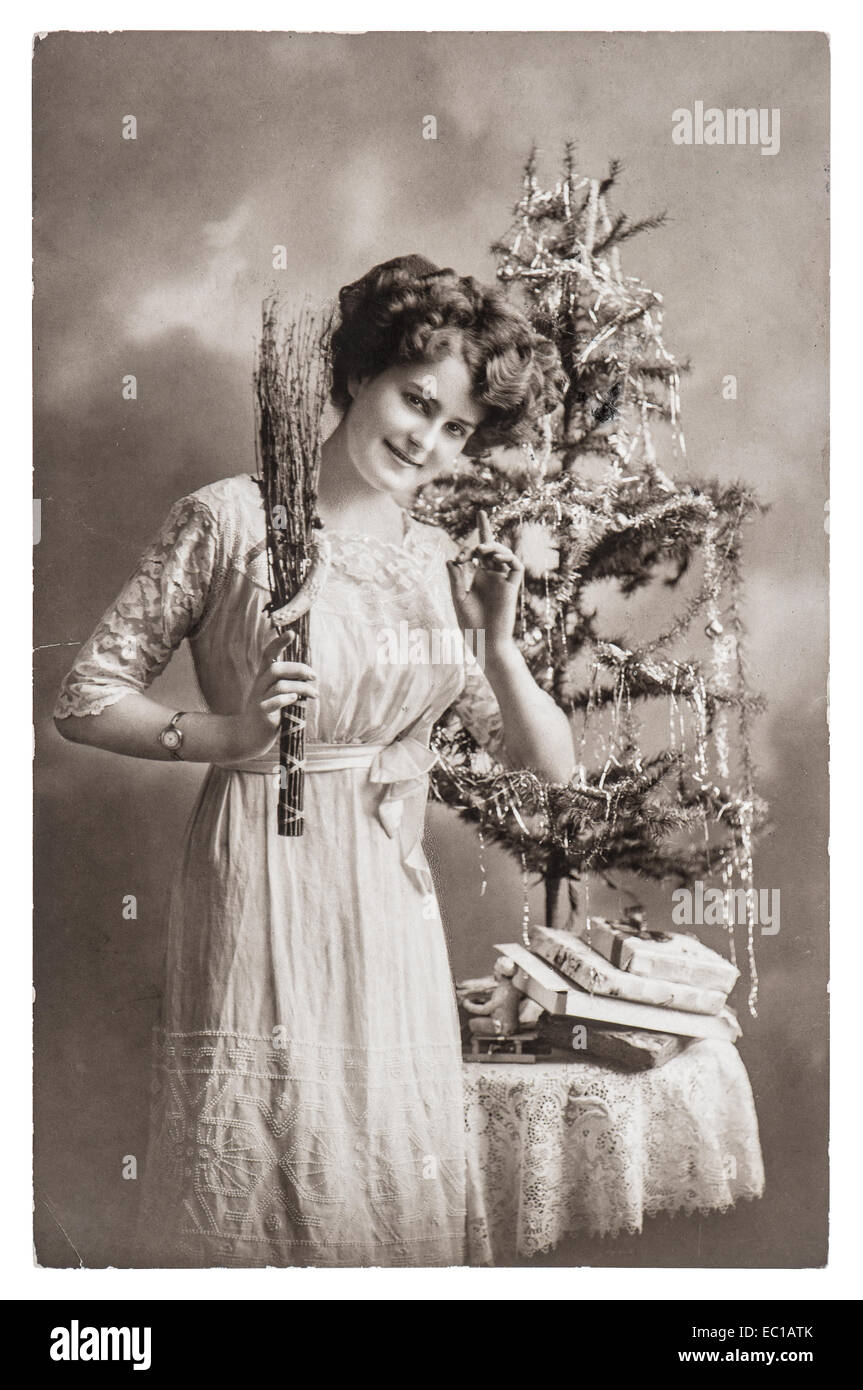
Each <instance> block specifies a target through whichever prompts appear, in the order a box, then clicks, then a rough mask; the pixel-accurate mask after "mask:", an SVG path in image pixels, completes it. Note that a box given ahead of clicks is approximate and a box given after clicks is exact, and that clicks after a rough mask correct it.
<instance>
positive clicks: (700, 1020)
mask: <svg viewBox="0 0 863 1390" xmlns="http://www.w3.org/2000/svg"><path fill="white" fill-rule="evenodd" d="M495 950H496V951H500V952H501V953H502V954H503V955H505V956H509V957H510V958H511V959H512V960H514V961H515V964H516V967H517V969H516V973H515V975H514V977H513V982H514V984H515V985H516V986H517V988H518V989H520V990H523V992H524V993H525V994H526V995H528V997H529V998H531V999H534V1000H536V1002H537V1003H538V1004H541V1005H542V1007H543V1008H544V1009H546V1010H547V1011H548V1013H550V1014H566V1015H567V1016H568V1017H570V1018H578V1019H584V1020H586V1021H588V1022H589V1021H591V1020H593V1021H599V1022H603V1023H616V1024H619V1025H620V1026H622V1027H624V1028H627V1027H629V1028H649V1029H651V1030H652V1031H653V1032H659V1033H677V1034H679V1035H680V1036H681V1037H687V1038H721V1039H724V1040H726V1041H728V1042H734V1041H735V1040H736V1039H737V1038H739V1037H740V1024H739V1023H738V1022H737V1019H736V1017H735V1016H734V1014H733V1012H732V1011H731V1009H729V1008H728V1006H727V1005H726V1006H725V1008H723V1010H722V1012H721V1013H719V1014H715V1015H711V1014H692V1013H686V1012H684V1011H683V1010H682V1009H660V1008H657V1007H655V1006H654V1005H652V1004H634V1003H632V1002H631V1000H628V999H611V998H609V997H608V996H607V995H602V994H588V993H587V991H586V990H583V989H581V988H579V986H578V985H575V984H573V983H572V982H571V981H570V980H567V979H566V978H565V977H564V976H563V975H561V974H560V973H559V972H558V971H557V970H555V969H554V968H553V967H552V966H551V965H549V964H548V963H547V961H544V960H541V959H540V957H539V956H535V955H534V954H533V952H532V951H529V950H528V949H527V947H526V946H522V945H521V944H520V943H519V942H511V943H509V944H507V945H495Z"/></svg>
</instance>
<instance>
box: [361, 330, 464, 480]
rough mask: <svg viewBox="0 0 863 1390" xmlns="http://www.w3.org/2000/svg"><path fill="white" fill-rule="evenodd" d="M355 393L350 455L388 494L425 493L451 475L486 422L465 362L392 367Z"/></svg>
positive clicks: (445, 360)
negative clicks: (445, 473) (475, 432)
mask: <svg viewBox="0 0 863 1390" xmlns="http://www.w3.org/2000/svg"><path fill="white" fill-rule="evenodd" d="M349 390H350V391H351V394H352V397H353V399H352V401H351V404H350V406H349V408H348V413H347V416H346V418H345V426H346V431H347V434H346V441H347V448H348V453H349V456H350V459H351V462H352V463H353V465H354V467H355V468H356V470H357V472H358V473H359V474H360V475H361V477H362V478H364V479H365V481H366V482H367V483H369V485H370V486H371V487H373V488H376V489H377V490H378V491H381V492H402V491H404V490H405V489H407V488H410V489H413V488H415V487H419V486H421V485H422V484H423V483H425V482H428V480H429V479H430V478H432V477H434V475H435V474H436V473H440V472H442V471H444V470H447V469H449V468H451V467H452V466H453V464H454V463H455V460H456V459H457V458H458V456H459V454H460V453H461V452H462V450H463V449H464V446H465V444H466V443H467V441H468V439H469V438H470V436H471V434H472V432H473V430H474V429H475V428H476V426H477V425H479V424H480V423H481V422H482V418H483V410H482V407H481V406H480V405H479V404H478V403H477V402H476V401H475V400H474V399H473V397H472V395H471V381H470V374H469V373H468V369H467V367H466V366H465V364H464V362H463V361H462V360H461V358H460V357H452V356H451V357H444V358H441V360H440V361H439V362H431V363H427V362H417V363H409V364H407V365H406V366H395V367H388V368H387V369H386V371H384V372H381V373H380V375H378V376H375V377H365V378H362V379H360V380H352V381H351V382H350V383H349Z"/></svg>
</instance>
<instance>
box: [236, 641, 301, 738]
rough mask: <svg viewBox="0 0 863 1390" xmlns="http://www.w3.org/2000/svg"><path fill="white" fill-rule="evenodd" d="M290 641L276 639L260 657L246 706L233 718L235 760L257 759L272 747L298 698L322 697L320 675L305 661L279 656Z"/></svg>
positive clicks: (270, 642)
mask: <svg viewBox="0 0 863 1390" xmlns="http://www.w3.org/2000/svg"><path fill="white" fill-rule="evenodd" d="M289 641H290V638H289V637H287V636H286V635H285V634H284V633H280V634H279V635H277V636H276V637H273V638H272V639H271V640H270V641H269V642H268V643H267V645H266V647H265V648H264V650H263V652H262V654H261V664H260V666H259V668H258V674H257V676H256V677H255V682H254V684H253V686H252V688H251V690H250V691H249V695H248V698H247V700H246V703H245V706H244V708H243V709H242V711H241V712H240V713H239V714H236V715H234V716H233V719H234V728H233V731H232V738H231V743H232V745H233V750H232V757H234V758H237V759H239V758H257V757H260V756H261V754H263V753H266V752H267V750H268V749H270V748H271V747H272V746H273V741H274V739H275V736H276V730H277V729H278V727H279V721H280V719H281V714H282V710H283V709H284V708H285V707H286V706H287V705H292V704H294V703H295V702H296V701H297V700H299V699H305V698H307V697H309V698H311V699H313V700H316V699H318V698H319V697H320V691H319V690H318V687H317V684H316V682H317V676H316V675H315V672H314V671H313V670H312V668H311V666H306V665H305V663H304V662H302V661H283V660H280V654H281V653H282V652H283V651H284V649H285V647H286V646H288V644H289Z"/></svg>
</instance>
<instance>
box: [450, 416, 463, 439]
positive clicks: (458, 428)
mask: <svg viewBox="0 0 863 1390" xmlns="http://www.w3.org/2000/svg"><path fill="white" fill-rule="evenodd" d="M447 429H449V430H452V432H453V434H454V435H455V437H456V439H463V438H464V436H465V435H466V434H467V430H466V429H465V427H464V425H460V424H458V422H457V421H456V420H450V422H449V424H448V426H447Z"/></svg>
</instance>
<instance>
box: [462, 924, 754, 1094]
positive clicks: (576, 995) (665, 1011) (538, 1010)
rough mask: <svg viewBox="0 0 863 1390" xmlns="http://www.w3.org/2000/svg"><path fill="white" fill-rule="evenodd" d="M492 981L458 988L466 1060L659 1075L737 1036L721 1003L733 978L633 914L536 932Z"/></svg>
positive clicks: (719, 963) (706, 952)
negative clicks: (695, 1045) (572, 1063)
mask: <svg viewBox="0 0 863 1390" xmlns="http://www.w3.org/2000/svg"><path fill="white" fill-rule="evenodd" d="M529 940H530V947H529V948H528V947H526V946H522V945H518V944H515V943H510V944H506V945H500V946H495V950H497V951H499V952H500V956H499V958H498V961H497V964H496V966H495V973H494V977H493V978H491V977H486V978H484V979H479V980H465V981H463V982H462V983H461V984H460V985H458V986H457V991H456V992H457V997H458V1000H459V1006H460V1014H461V1018H462V1041H463V1046H464V1057H465V1060H466V1061H469V1062H473V1061H495V1062H521V1063H530V1062H534V1061H536V1059H537V1057H547V1058H552V1057H554V1056H555V1055H556V1056H558V1057H559V1055H560V1053H561V1050H563V1052H564V1053H565V1054H566V1055H567V1056H568V1057H569V1059H570V1060H574V1059H575V1057H576V1056H578V1055H587V1056H588V1057H593V1058H599V1059H602V1060H604V1061H607V1062H612V1063H615V1064H617V1065H618V1066H621V1067H626V1068H629V1069H631V1070H637V1071H640V1070H645V1069H646V1068H649V1067H657V1066H661V1065H662V1064H663V1063H664V1062H667V1061H668V1060H669V1059H670V1058H671V1057H674V1056H675V1055H676V1054H677V1053H678V1052H681V1051H682V1050H683V1048H684V1047H686V1046H687V1044H688V1043H690V1042H691V1041H692V1040H693V1039H694V1038H722V1039H727V1040H729V1041H731V1042H734V1041H735V1040H736V1039H737V1038H738V1037H739V1035H740V1028H739V1025H738V1023H737V1019H736V1017H735V1015H734V1014H733V1012H732V1011H731V1009H730V1008H729V1007H728V1004H727V999H728V995H729V994H730V992H731V990H732V989H733V988H734V985H735V984H736V982H737V979H738V975H739V972H738V970H737V967H736V966H735V965H733V964H732V962H731V961H729V960H726V959H725V958H724V957H723V956H720V955H718V954H717V952H716V951H712V950H710V948H709V947H707V946H705V945H704V944H703V943H702V942H701V941H699V940H698V939H697V938H696V937H694V936H689V935H686V934H685V933H683V932H674V931H669V932H665V931H649V930H648V929H647V928H646V926H645V924H644V919H643V914H642V913H641V912H640V911H633V912H631V913H630V914H629V915H628V916H627V917H625V918H624V919H623V920H622V921H619V922H618V921H609V920H607V919H606V918H604V917H588V918H587V919H586V920H585V921H584V922H581V923H579V922H577V921H573V923H572V924H571V926H570V929H569V930H565V931H563V930H560V929H557V928H553V927H545V926H534V927H531V928H530V931H529Z"/></svg>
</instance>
